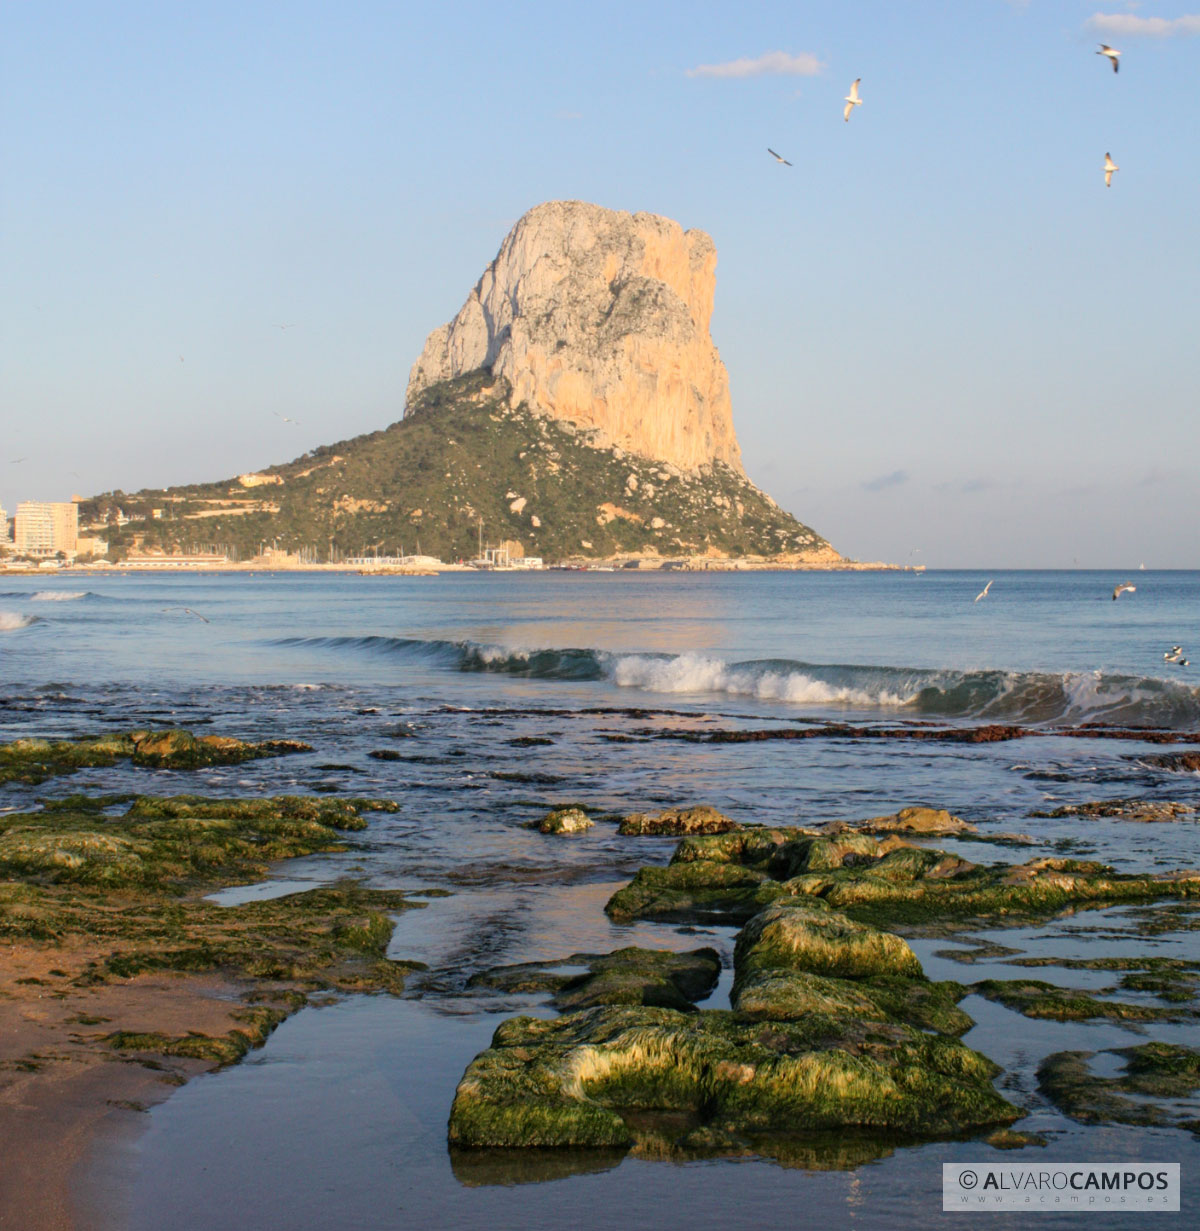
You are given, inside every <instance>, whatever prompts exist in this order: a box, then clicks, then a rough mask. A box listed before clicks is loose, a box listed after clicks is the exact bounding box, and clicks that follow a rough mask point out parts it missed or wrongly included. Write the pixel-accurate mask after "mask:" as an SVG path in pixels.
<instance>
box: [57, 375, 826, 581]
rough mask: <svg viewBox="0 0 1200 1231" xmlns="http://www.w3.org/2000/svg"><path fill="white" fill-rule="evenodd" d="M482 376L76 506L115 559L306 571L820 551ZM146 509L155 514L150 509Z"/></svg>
mask: <svg viewBox="0 0 1200 1231" xmlns="http://www.w3.org/2000/svg"><path fill="white" fill-rule="evenodd" d="M508 395H509V388H508V385H507V383H506V382H504V381H503V380H501V379H493V378H492V377H491V376H490V375H489V374H488V373H487V372H483V371H480V372H475V373H471V374H470V375H467V376H464V377H460V378H458V379H455V380H451V381H446V382H443V383H442V384H439V385H435V386H432V387H431V388H429V389H427V390H426V391H425V392H424V393H423V394H421V395H420V396H419V397H418V398H416V399H414V402H413V404H412V405H411V406H410V407H409V408H408V412H407V414H406V416H405V418H404V419H403V420H402V421H401V422H399V423H395V424H392V426H390V427H388V428H385V429H384V430H383V431H379V432H373V433H371V434H370V435H367V436H359V437H356V438H354V439H353V440H347V441H341V442H339V443H337V444H333V445H327V446H322V447H321V448H318V449H314V450H312V452H310V453H307V454H305V455H303V456H302V457H299V458H297V459H296V460H295V461H292V462H289V463H286V464H284V465H280V466H272V467H270V468H269V469H267V470H265V471H262V472H261V473H260V474H259V475H258V476H254V477H252V479H251V482H252V484H253V485H251V486H247V485H246V484H245V483H244V482H243V481H242V480H241V479H232V480H230V481H227V482H223V483H210V484H198V485H194V486H189V487H177V488H172V489H169V490H167V491H162V492H140V493H134V494H132V495H128V494H126V493H124V492H111V493H107V494H106V495H103V496H99V497H96V498H94V499H92V500H90V501H87V502H85V503H84V505H83V506H82V508H81V512H82V515H83V519H84V521H85V522H91V523H96V522H103V521H108V522H111V521H113V520H115V512H116V510H117V509H118V508H120V509H122V511H123V512H124V514H125V516H126V517H130V518H132V519H133V520H131V521H130V522H129V523H128V524H127V525H125V526H121V527H117V526H112V525H110V528H109V530H108V531H107V534H108V538H109V542H110V554H111V556H112V558H120V557H121V556H122V555H124V554H127V553H128V552H129V550H130V549H131V548H132V547H134V546H135V545H137V546H140V547H141V549H142V550H151V551H153V550H159V549H161V550H165V551H168V552H170V551H187V550H189V548H191V547H193V546H194V545H196V544H199V543H219V544H222V545H228V546H230V547H232V548H233V549H234V551H235V552H236V554H237V555H238V556H240V557H241V558H248V557H251V556H254V555H257V554H258V553H259V551H260V548H261V547H262V545H264V544H265V545H268V546H270V545H274V546H275V547H276V548H277V550H280V551H288V552H300V553H304V554H306V555H307V556H308V557H309V558H312V559H316V560H328V559H331V558H333V559H337V558H344V557H346V556H358V555H363V554H368V555H369V554H379V555H399V554H404V553H407V554H413V553H415V552H416V551H417V550H418V547H419V549H420V551H421V552H423V553H424V554H426V555H434V556H439V557H441V558H442V559H444V560H457V559H470V558H472V557H474V556H475V555H476V554H477V553H478V549H479V543H480V539H481V537H482V540H483V542H484V543H485V544H487V543H489V542H490V543H499V542H502V541H505V540H509V541H511V540H515V541H517V542H519V543H521V544H522V545H523V547H524V550H525V553H526V554H527V555H537V556H541V557H543V558H545V559H546V560H548V561H556V560H563V559H568V558H571V557H604V556H612V555H617V554H621V553H630V554H633V553H655V552H657V553H658V554H659V555H662V556H665V557H671V556H685V555H695V554H705V553H708V554H713V555H727V556H767V557H774V556H780V555H795V554H797V553H805V552H814V551H820V550H822V549H827V548H828V544H827V543H826V542H825V540H824V539H822V538H820V536H818V535H817V534H816V533H815V532H814V531H812V530H810V529H809V528H808V527H807V526H804V525H802V524H801V523H800V522H798V521H797V520H796V519H795V518H794V517H792V516H791V515H790V514H788V513H785V512H784V511H783V510H782V509H780V508H779V507H778V506H777V505H776V504H775V503H774V501H772V500H771V499H770V498H769V497H768V496H766V495H764V494H763V493H762V492H760V491H759V490H758V489H757V488H756V487H754V486H753V484H751V483H750V482H749V481H748V480H746V479H745V478H744V477H743V476H741V475H740V474H738V473H736V472H735V471H733V470H731V469H730V468H729V467H727V466H725V465H723V464H717V465H715V466H713V467H712V468H710V469H708V470H706V471H705V472H703V473H701V474H698V475H689V474H685V473H683V472H681V471H679V470H678V469H676V468H675V467H673V466H670V465H668V464H666V463H662V462H656V461H653V460H650V459H647V458H643V457H638V456H634V455H632V454H627V453H625V452H623V451H622V450H620V449H612V448H604V447H597V446H596V445H594V444H593V443H592V442H591V440H590V437H589V434H588V433H587V432H586V431H583V430H581V429H577V428H575V427H574V425H572V424H570V423H567V422H563V421H561V420H555V419H550V418H547V417H544V416H541V415H538V414H534V413H533V412H531V411H529V410H527V409H526V408H525V407H524V406H521V407H518V408H517V409H515V410H513V409H511V408H510V407H509V405H508ZM155 510H157V513H155Z"/></svg>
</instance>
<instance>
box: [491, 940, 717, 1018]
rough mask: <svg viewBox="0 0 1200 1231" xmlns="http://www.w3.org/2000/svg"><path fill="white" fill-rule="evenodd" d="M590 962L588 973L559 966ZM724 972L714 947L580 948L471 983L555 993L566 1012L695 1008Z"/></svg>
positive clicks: (556, 1002)
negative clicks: (556, 958)
mask: <svg viewBox="0 0 1200 1231" xmlns="http://www.w3.org/2000/svg"><path fill="white" fill-rule="evenodd" d="M564 966H565V967H578V966H586V967H587V968H588V970H587V973H586V974H578V973H570V974H562V973H559V972H558V970H557V969H556V968H557V967H564ZM720 973H721V958H720V955H719V954H718V953H717V951H716V950H715V949H708V948H704V949H691V950H688V951H686V952H683V953H676V952H672V951H671V950H662V949H641V948H636V947H632V946H631V947H629V948H625V949H618V950H616V951H615V952H613V953H607V954H596V953H575V954H572V955H571V956H570V957H568V958H564V959H563V960H562V961H560V962H545V963H533V962H526V963H522V964H521V965H518V966H498V967H496V968H494V969H493V970H487V971H482V972H480V973H479V974H476V975H472V976H471V978H470V979H469V980H468V986H471V987H490V988H494V989H496V990H498V991H503V992H541V991H549V992H553V993H555V995H554V997H553V1001H552V1003H553V1004H554V1005H555V1007H557V1008H559V1009H562V1010H564V1011H575V1010H579V1009H585V1008H591V1007H592V1006H594V1005H600V1004H644V1005H658V1006H660V1007H664V1008H670V1009H678V1010H680V1011H681V1012H685V1013H686V1012H691V1011H692V1007H693V1002H694V1001H696V1000H701V999H703V998H704V997H705V996H707V995H708V994H709V993H710V992H711V991H712V989H713V988H714V987H715V986H716V982H717V979H718V977H719V976H720Z"/></svg>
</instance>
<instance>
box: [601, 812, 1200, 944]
mask: <svg viewBox="0 0 1200 1231" xmlns="http://www.w3.org/2000/svg"><path fill="white" fill-rule="evenodd" d="M721 868H724V871H720V869H721ZM1172 897H1174V898H1200V872H1196V871H1190V872H1175V873H1163V874H1159V875H1154V876H1134V875H1124V874H1121V873H1118V872H1116V871H1114V870H1113V869H1112V868H1111V867H1108V866H1107V865H1104V864H1099V863H1091V862H1087V861H1083V860H1077V859H1056V858H1051V859H1035V860H1031V861H1030V862H1028V863H1023V864H1015V865H1014V864H991V865H986V864H985V865H980V864H975V863H971V862H970V861H968V860H965V859H961V858H959V857H958V856H957V855H953V854H949V853H947V852H945V851H940V850H936V849H930V848H925V847H915V846H910V845H909V844H907V843H905V842H903V841H901V840H899V839H898V838H896V836H895V835H894V834H893V835H889V836H888V837H887V838H885V839H884V840H883V841H877V840H876V839H875V838H873V837H871V836H870V835H866V834H852V833H851V834H846V833H839V834H837V835H836V836H834V837H829V836H822V835H820V834H814V833H813V832H812V831H805V830H744V831H741V832H737V833H728V834H717V835H713V836H708V837H703V836H701V837H689V838H684V839H683V841H681V842H680V843H679V845H678V846H677V847H676V850H675V853H674V855H673V856H672V859H671V862H670V864H669V865H668V866H667V867H666V868H643V869H641V871H639V872H638V874H637V876H636V877H635V878H634V880H633V881H632V882H631V883H630V884H629V885H628V886H626V887H625V888H624V889H621V890H619V891H618V892H617V893H616V894H615V895H614V896H613V898H612V899H611V900H610V902H609V904H608V907H607V909H608V911H609V913H610V915H612V916H613V917H614V918H622V919H625V918H635V917H640V918H670V919H679V918H688V917H693V918H698V919H704V920H723V921H726V922H734V923H738V922H745V921H746V920H747V919H749V918H750V917H751V916H752V915H753V914H754V913H755V912H756V909H759V908H761V907H762V906H764V905H766V904H767V903H768V902H770V901H772V900H776V899H783V898H814V899H820V900H821V901H823V902H824V903H826V904H827V905H829V906H831V907H833V908H835V909H836V910H839V911H841V912H843V913H844V914H847V915H852V916H853V917H854V918H856V919H860V920H863V921H866V922H871V923H875V924H878V925H882V926H886V927H893V926H896V925H897V924H907V925H929V924H934V923H941V922H945V921H951V920H962V921H966V920H971V919H989V918H996V917H1002V918H1003V917H1015V918H1036V917H1040V916H1045V915H1048V914H1053V913H1056V912H1058V911H1061V910H1064V909H1068V908H1071V907H1079V906H1087V905H1091V906H1106V905H1111V904H1115V903H1118V902H1130V901H1155V900H1160V899H1163V898H1172Z"/></svg>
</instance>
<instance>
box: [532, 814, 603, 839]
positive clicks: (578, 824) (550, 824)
mask: <svg viewBox="0 0 1200 1231" xmlns="http://www.w3.org/2000/svg"><path fill="white" fill-rule="evenodd" d="M594 824H595V821H593V820H592V819H591V818H590V817H589V816H588V814H587V813H586V812H584V811H583V809H582V808H555V809H553V811H551V812H547V813H546V815H545V816H543V817H542V818H541V819H540V820H537V821H530V822H529V826H528V827H529V828H530V829H536V830H537V831H538V833H550V834H564V833H583V832H584V830H587V829H591V828H592V826H593V825H594Z"/></svg>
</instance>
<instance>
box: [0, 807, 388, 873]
mask: <svg viewBox="0 0 1200 1231" xmlns="http://www.w3.org/2000/svg"><path fill="white" fill-rule="evenodd" d="M63 802H66V801H63ZM392 807H394V805H393V804H391V803H390V801H384V800H354V801H347V800H313V799H307V798H301V797H298V796H276V797H274V798H266V799H253V800H243V799H232V800H219V799H201V798H199V797H197V796H192V795H183V796H175V797H167V798H152V797H147V796H137V797H134V798H133V800H132V802H131V803H130V804H129V807H128V808H127V809H126V811H125V812H124V813H123V814H121V815H118V816H110V815H105V814H102V813H99V812H97V811H96V810H95V809H93V808H89V807H86V806H85V807H79V806H78V805H76V806H75V807H73V808H68V807H59V808H54V809H43V810H41V811H38V812H14V813H8V814H6V815H4V816H0V878H8V879H13V880H17V879H19V880H23V881H27V882H35V883H39V884H66V883H71V884H76V885H95V886H97V887H107V888H110V889H118V888H144V889H152V888H156V887H157V888H167V887H171V886H174V887H175V888H183V887H186V886H187V885H189V884H194V883H195V884H199V883H203V884H213V883H214V882H215V883H226V884H227V883H230V882H236V881H238V880H253V879H258V878H260V877H261V876H263V875H264V874H265V871H266V866H267V864H268V863H271V862H275V861H277V860H281V859H290V858H293V857H295V856H299V855H308V854H312V853H314V852H317V851H330V850H338V849H341V848H342V847H343V845H344V839H343V838H342V836H341V835H342V833H343V832H344V831H347V830H361V829H364V828H365V827H366V824H367V822H366V820H365V818H364V817H363V816H362V812H363V811H365V810H368V809H371V810H378V809H380V808H392Z"/></svg>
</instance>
